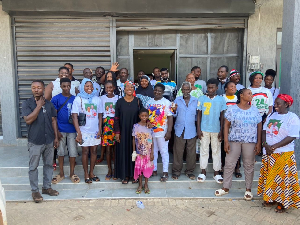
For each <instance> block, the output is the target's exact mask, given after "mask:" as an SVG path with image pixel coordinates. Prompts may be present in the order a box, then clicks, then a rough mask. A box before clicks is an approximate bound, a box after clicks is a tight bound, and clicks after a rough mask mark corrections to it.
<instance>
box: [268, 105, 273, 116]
mask: <svg viewBox="0 0 300 225" xmlns="http://www.w3.org/2000/svg"><path fill="white" fill-rule="evenodd" d="M272 112H273V106H269V112H268V114H267V115H270V114H271V113H272Z"/></svg>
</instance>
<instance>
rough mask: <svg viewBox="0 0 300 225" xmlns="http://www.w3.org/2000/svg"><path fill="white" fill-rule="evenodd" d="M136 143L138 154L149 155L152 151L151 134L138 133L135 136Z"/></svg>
mask: <svg viewBox="0 0 300 225" xmlns="http://www.w3.org/2000/svg"><path fill="white" fill-rule="evenodd" d="M135 142H136V147H137V152H138V154H141V155H147V154H148V152H149V151H150V150H151V145H152V137H151V134H150V133H144V132H137V133H136V134H135Z"/></svg>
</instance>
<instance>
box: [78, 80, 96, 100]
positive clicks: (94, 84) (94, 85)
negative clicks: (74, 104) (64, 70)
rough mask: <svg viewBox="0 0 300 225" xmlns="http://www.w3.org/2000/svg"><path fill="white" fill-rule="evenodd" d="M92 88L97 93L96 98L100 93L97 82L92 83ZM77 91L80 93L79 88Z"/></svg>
mask: <svg viewBox="0 0 300 225" xmlns="http://www.w3.org/2000/svg"><path fill="white" fill-rule="evenodd" d="M93 87H94V90H96V91H97V93H96V96H100V91H101V87H100V85H99V84H98V83H97V82H95V81H93ZM78 91H79V92H81V90H80V86H79V88H78Z"/></svg>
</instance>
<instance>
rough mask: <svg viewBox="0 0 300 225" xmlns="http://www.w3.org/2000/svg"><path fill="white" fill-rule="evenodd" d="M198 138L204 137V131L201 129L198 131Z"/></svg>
mask: <svg viewBox="0 0 300 225" xmlns="http://www.w3.org/2000/svg"><path fill="white" fill-rule="evenodd" d="M197 135H198V139H200V140H201V138H202V137H203V133H202V131H201V130H200V131H198V134H197Z"/></svg>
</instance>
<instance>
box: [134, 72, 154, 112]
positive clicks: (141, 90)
mask: <svg viewBox="0 0 300 225" xmlns="http://www.w3.org/2000/svg"><path fill="white" fill-rule="evenodd" d="M135 93H136V97H138V98H139V99H141V101H142V103H143V106H144V107H146V105H147V102H148V100H149V99H150V98H154V94H153V87H152V85H151V84H150V78H149V77H148V76H147V75H143V76H142V77H141V79H140V85H139V86H138V88H137V89H136V91H135Z"/></svg>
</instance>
